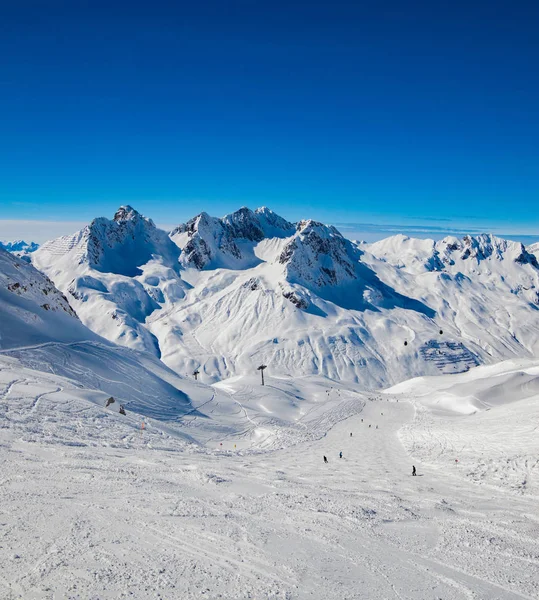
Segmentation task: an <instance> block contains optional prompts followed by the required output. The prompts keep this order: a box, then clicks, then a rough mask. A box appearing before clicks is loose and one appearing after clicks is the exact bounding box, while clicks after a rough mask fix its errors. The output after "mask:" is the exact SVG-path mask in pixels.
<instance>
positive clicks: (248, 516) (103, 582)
mask: <svg viewBox="0 0 539 600" xmlns="http://www.w3.org/2000/svg"><path fill="white" fill-rule="evenodd" d="M503 369H505V370H507V369H506V367H503ZM478 373H481V371H478ZM459 377H460V379H459ZM40 378H42V379H40ZM472 379H473V378H472V376H471V375H470V377H469V378H468V379H466V381H468V382H470V381H472ZM428 381H429V380H425V379H424V380H423V382H422V385H423V387H422V388H421V389H422V390H423V391H426V389H427V387H428ZM443 381H445V382H446V383H442V380H441V379H437V380H436V381H434V382H433V387H434V388H440V387H442V386H447V387H450V385H451V384H450V383H449V382H450V381H460V382H461V383H462V382H464V378H462V377H461V376H451V377H448V378H444V380H443ZM269 383H270V386H268V387H270V389H269V390H266V389H262V388H261V386H256V387H255V385H254V381H253V382H252V381H249V380H247V381H246V380H244V379H235V380H232V381H228V382H225V383H224V384H220V387H222V386H224V387H225V388H227V390H228V391H229V392H230V393H232V394H233V395H234V396H236V397H237V398H238V399H239V400H238V401H240V402H241V403H243V404H242V406H244V407H245V406H247V405H248V404H249V403H251V404H254V405H257V406H258V407H259V408H260V407H262V406H264V407H266V408H268V409H269V410H271V411H273V418H278V417H279V416H282V417H284V416H286V414H287V413H288V414H289V411H292V413H294V411H296V408H295V407H294V406H293V404H291V403H290V402H284V403H282V400H283V399H284V397H285V396H288V397H294V398H295V402H296V403H297V404H298V405H300V404H301V403H302V401H305V400H308V398H306V397H305V396H308V395H310V394H311V393H313V392H316V390H317V389H318V390H319V391H321V390H322V386H320V383H321V381H319V380H317V379H316V378H313V379H312V380H311V378H306V379H305V381H303V382H300V383H299V384H298V383H296V382H291V381H288V380H277V379H272V380H270V382H269ZM326 383H327V382H326ZM416 383H417V382H416ZM416 383H412V384H409V385H410V387H409V389H410V390H412V389H415V385H416ZM65 385H66V382H65V381H64V380H62V379H61V378H58V377H57V376H53V375H44V374H36V373H35V372H29V371H27V370H26V369H22V370H21V368H20V366H19V365H17V364H16V362H15V359H9V360H8V361H7V362H6V359H1V358H0V395H1V397H2V402H1V407H2V408H1V410H2V417H3V418H2V421H1V423H2V427H0V459H1V460H2V466H3V468H2V476H1V477H2V479H1V482H2V485H1V486H0V515H1V519H0V528H1V529H0V531H1V533H2V537H1V540H2V541H1V543H0V596H1V597H6V598H15V599H16V598H22V599H26V598H36V599H37V598H42V599H49V600H52V599H56V598H74V599H79V598H80V599H87V598H99V599H100V600H106V599H109V598H110V599H116V598H133V599H135V600H146V599H147V598H167V599H169V600H173V599H178V600H179V599H181V600H186V599H187V600H189V599H199V598H210V599H217V598H221V599H228V600H232V599H234V600H242V599H247V598H279V599H287V600H303V599H306V598H311V599H319V600H352V599H356V598H369V600H386V599H387V598H400V599H414V600H432V599H439V598H443V599H444V600H464V599H466V600H469V599H472V598H477V599H485V600H486V599H497V600H516V599H523V598H526V599H533V598H537V596H538V593H539V580H538V578H537V572H538V566H539V541H538V538H537V535H536V533H537V525H538V520H537V510H536V508H537V500H538V496H537V489H536V488H535V487H533V486H521V487H520V488H518V489H517V488H512V487H511V486H507V485H505V483H504V482H502V485H501V486H500V485H478V482H479V481H480V479H479V478H478V477H470V476H469V474H468V472H467V470H466V469H462V468H460V467H459V468H456V467H455V465H454V463H453V464H451V463H452V455H451V456H449V455H446V456H441V457H440V456H438V453H437V449H436V448H431V447H430V446H429V444H428V439H429V438H428V437H427V436H432V437H433V438H436V437H438V436H439V435H440V434H444V432H445V431H446V426H447V423H448V422H451V420H455V419H469V420H472V419H476V418H477V415H470V416H464V417H455V416H449V415H447V412H446V411H444V415H445V416H442V415H439V417H440V420H439V421H438V420H434V421H427V420H418V419H417V418H416V419H415V420H414V409H413V404H415V403H416V402H417V400H416V399H414V398H410V397H409V396H408V395H407V394H408V392H404V389H403V390H401V391H402V392H403V393H400V394H399V395H395V394H390V395H371V396H370V397H363V399H362V400H360V398H359V397H358V396H357V395H356V394H357V391H356V390H354V386H353V385H351V386H348V387H347V388H346V389H343V388H341V389H335V388H334V389H331V388H330V389H329V395H332V394H333V395H336V396H338V395H339V393H340V394H341V395H346V394H350V397H349V400H350V401H352V400H353V399H354V397H356V398H357V399H358V400H360V401H359V402H357V404H356V407H357V410H359V411H361V412H359V413H356V414H354V413H350V412H348V413H347V412H346V410H344V412H343V409H345V408H346V404H347V403H348V400H345V402H344V404H343V402H336V403H334V404H333V407H332V410H331V411H330V412H327V413H326V415H325V417H324V419H314V420H313V422H314V421H316V422H318V427H319V430H320V431H323V432H324V433H325V435H322V437H320V436H319V435H316V436H314V437H311V438H309V437H298V438H294V437H286V436H285V437H281V438H280V441H281V443H282V444H283V446H284V447H283V449H282V450H278V451H274V452H264V453H261V452H260V451H254V450H252V451H247V450H244V449H239V448H238V449H236V450H235V449H234V446H233V444H234V443H235V438H234V437H230V436H229V435H228V433H227V432H223V435H222V436H221V437H219V436H218V435H216V436H215V438H214V439H212V440H208V441H207V443H206V448H200V447H198V446H196V445H193V444H185V440H184V439H181V438H180V437H179V436H176V435H169V434H168V433H167V432H166V431H165V430H163V429H161V430H160V429H159V425H160V424H159V423H154V422H153V421H151V420H150V422H149V424H148V425H147V427H146V428H145V429H144V430H143V431H141V429H140V422H139V421H138V420H131V417H130V415H129V414H128V416H127V418H124V417H120V415H118V414H116V413H115V412H110V411H108V412H107V411H106V409H103V408H101V407H100V406H99V404H100V402H101V401H102V399H103V396H98V397H96V396H95V395H92V394H91V393H90V392H88V391H85V390H80V389H75V388H74V387H70V388H64V389H59V388H63V387H64V386H65ZM271 386H274V388H275V389H273V388H272V387H271ZM337 387H339V386H337ZM513 389H514V388H513V387H512V386H510V387H509V388H508V393H509V394H511V391H512V390H513ZM223 391H224V390H223ZM324 393H325V394H326V395H327V393H328V391H327V390H325V391H324ZM397 400H398V401H397ZM332 402H333V401H332V400H330V401H329V403H330V404H331V403H332ZM410 402H411V403H412V404H411V403H410ZM521 403H522V400H517V401H515V402H509V403H507V404H505V405H504V406H505V407H506V408H507V409H508V411H509V413H510V411H511V410H512V409H515V408H518V407H519V405H521ZM314 408H316V405H314V406H313V405H312V403H311V404H309V411H308V412H310V411H311V409H314ZM425 410H428V409H425ZM518 410H520V409H518ZM534 410H535V408H534V407H532V406H531V405H528V407H527V412H526V411H522V412H520V413H519V418H521V419H523V422H525V418H526V417H527V418H528V419H530V420H531V419H532V418H534V414H536V413H534V412H533V411H534ZM308 412H307V414H308ZM494 413H495V409H494V408H493V409H492V410H491V411H485V412H484V413H483V414H485V415H490V414H494ZM509 413H505V414H504V415H500V416H501V417H502V419H505V418H507V416H508V414H509ZM268 414H269V413H268ZM350 415H351V416H350ZM345 416H349V418H347V419H346V420H344V421H342V420H341V419H342V418H343V417H345ZM287 418H288V417H287ZM475 425H476V426H475V427H474V429H473V430H472V429H471V428H463V429H462V434H461V435H462V437H461V439H460V442H461V443H465V444H471V443H474V440H475V438H476V437H477V436H479V438H480V439H482V438H483V437H484V436H485V435H486V434H487V433H488V430H489V429H490V428H492V430H493V433H494V432H497V433H498V445H497V446H498V453H497V454H496V455H493V457H492V459H493V463H492V466H493V467H494V465H495V464H498V465H502V464H503V463H504V461H505V460H506V458H507V457H510V456H512V455H513V454H514V453H515V451H518V450H519V449H520V448H521V447H520V445H519V443H518V440H517V438H515V437H512V436H501V435H499V432H500V422H499V420H498V421H494V420H492V421H479V422H477V421H476V422H475ZM403 426H404V427H405V428H406V427H408V426H412V427H413V429H414V436H415V440H416V444H415V446H414V454H413V457H409V456H408V455H407V453H406V451H405V448H403V446H402V444H401V441H400V439H403V436H402V435H400V436H399V430H401V428H402V427H403ZM350 433H352V436H351V435H350ZM297 435H298V436H302V435H303V434H301V432H300V430H299V429H298V430H297ZM297 441H302V443H300V444H297ZM221 443H223V446H220V444H221ZM293 443H296V445H294V446H293V447H290V444H293ZM531 450H532V451H533V450H534V448H531ZM419 451H422V452H423V453H424V457H425V462H424V463H423V462H422V460H421V459H419V460H418V452H419ZM339 452H343V458H342V459H341V458H339ZM324 455H325V456H327V457H328V459H329V463H328V464H324V462H323V460H322V457H323V456H324ZM412 462H413V463H414V464H415V465H416V467H417V469H418V477H411V476H410V475H411V465H412ZM29 482H31V484H30V483H29Z"/></svg>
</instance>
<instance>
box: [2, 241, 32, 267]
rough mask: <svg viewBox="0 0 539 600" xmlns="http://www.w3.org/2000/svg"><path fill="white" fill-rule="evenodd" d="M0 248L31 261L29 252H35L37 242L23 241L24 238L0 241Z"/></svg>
mask: <svg viewBox="0 0 539 600" xmlns="http://www.w3.org/2000/svg"><path fill="white" fill-rule="evenodd" d="M0 248H3V249H4V250H7V251H8V252H11V253H12V254H15V256H18V257H20V258H22V259H23V260H25V261H26V262H31V258H30V254H31V253H32V252H35V251H36V250H37V249H38V248H39V244H37V243H36V242H30V243H28V242H25V241H24V240H15V241H13V242H0Z"/></svg>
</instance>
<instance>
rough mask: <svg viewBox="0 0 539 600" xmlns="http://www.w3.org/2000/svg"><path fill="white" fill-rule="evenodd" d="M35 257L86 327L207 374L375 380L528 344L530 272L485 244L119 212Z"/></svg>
mask: <svg viewBox="0 0 539 600" xmlns="http://www.w3.org/2000/svg"><path fill="white" fill-rule="evenodd" d="M33 261H34V264H35V265H36V266H37V267H38V268H40V269H42V270H43V271H44V272H45V273H46V274H47V275H48V276H49V277H50V278H51V279H52V280H53V281H54V282H55V283H56V285H57V286H58V287H59V288H60V289H61V290H62V291H63V292H64V293H65V294H66V295H67V296H68V297H69V298H70V301H71V302H72V304H73V306H74V308H75V309H76V311H77V313H78V315H79V316H80V318H81V319H82V321H83V322H84V323H85V324H86V325H88V326H89V327H90V328H91V329H93V330H94V331H96V332H97V333H99V334H100V335H102V336H104V337H106V338H108V339H110V340H113V341H115V342H118V343H121V344H123V345H126V346H129V347H132V348H138V349H145V350H149V351H151V352H153V353H154V354H155V355H156V356H160V357H161V359H162V360H163V361H164V362H165V363H166V364H167V365H168V366H170V367H171V368H172V369H174V370H175V371H176V372H178V373H183V374H188V373H191V372H192V371H193V370H194V369H199V370H200V371H201V372H202V377H203V378H204V380H205V381H217V380H221V379H223V378H226V377H230V376H233V375H238V374H245V373H251V372H252V371H253V370H254V369H256V367H257V366H258V365H259V364H261V363H264V364H267V365H268V366H269V368H270V369H271V372H273V373H275V374H279V375H285V376H286V375H308V374H320V375H326V376H329V377H332V378H335V379H344V380H354V381H360V382H361V383H362V384H363V385H364V386H366V387H379V386H383V385H388V384H394V383H397V382H398V381H402V380H404V379H407V378H409V377H410V376H413V375H424V374H431V375H434V374H438V373H452V372H460V371H463V370H467V369H468V368H470V367H471V366H475V365H477V364H481V363H485V362H486V363H488V362H492V361H495V360H502V359H504V358H509V357H512V356H524V357H527V356H532V355H533V354H534V353H536V352H537V351H539V323H538V322H537V314H538V313H537V310H538V309H539V264H538V262H537V259H536V257H535V256H534V254H533V253H532V252H530V251H528V250H527V249H526V248H525V247H524V246H523V245H522V244H518V243H516V242H509V241H506V240H502V239H499V238H496V237H495V236H489V235H481V236H477V237H471V236H467V237H465V238H463V239H462V240H459V239H457V238H446V239H444V240H442V241H440V242H434V241H432V240H414V239H411V238H407V237H404V236H395V237H392V238H388V239H386V240H383V241H381V242H377V243H375V244H365V243H361V244H355V243H353V242H351V241H349V240H347V239H346V238H344V237H343V236H342V235H341V234H340V232H339V231H338V230H337V229H336V228H335V227H332V226H328V225H324V224H322V223H318V222H315V221H312V220H304V221H300V222H299V223H297V224H295V225H293V224H292V223H289V222H288V221H286V220H285V219H283V218H281V217H279V216H278V215H276V214H275V213H273V212H272V211H271V210H269V209H267V208H261V209H257V210H256V211H251V210H250V209H248V208H241V209H240V210H238V211H236V212H234V213H232V214H230V215H227V216H225V217H222V218H215V217H211V216H210V215H208V214H207V213H201V214H199V215H198V216H196V217H194V218H193V219H191V220H190V221H188V222H187V223H186V224H183V225H179V226H178V227H176V228H175V229H174V230H173V231H172V232H171V233H170V237H167V236H166V234H165V233H164V232H162V231H160V230H158V229H157V228H156V227H155V225H154V224H153V222H152V221H151V220H149V219H147V218H145V217H142V216H141V215H140V214H139V213H137V212H136V211H135V210H134V209H132V208H130V207H123V208H121V209H120V210H119V211H118V213H117V214H116V216H115V217H114V220H113V221H109V220H107V219H103V218H101V219H96V220H95V221H93V222H92V223H91V224H90V225H89V226H88V227H86V228H85V229H84V230H82V231H81V232H78V233H77V234H75V235H74V236H69V237H67V238H60V239H59V240H55V241H53V242H49V243H47V244H45V245H44V246H43V247H42V248H40V249H39V250H38V251H37V252H36V253H34V255H33Z"/></svg>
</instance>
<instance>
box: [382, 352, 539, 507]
mask: <svg viewBox="0 0 539 600" xmlns="http://www.w3.org/2000/svg"><path fill="white" fill-rule="evenodd" d="M387 393H389V394H403V395H404V397H405V398H411V400H412V402H413V404H414V406H415V409H416V416H415V419H414V421H413V423H411V424H410V425H408V426H407V427H405V428H403V430H402V431H401V440H402V442H403V444H404V446H405V447H406V449H407V450H408V451H409V452H410V453H411V454H412V455H413V456H414V457H417V458H418V459H420V460H422V461H424V462H429V463H431V464H432V465H433V467H435V468H440V469H447V467H448V464H450V463H451V462H453V469H458V470H459V471H460V472H461V473H462V474H464V475H465V476H466V477H468V478H470V479H472V480H475V481H478V482H480V483H483V484H489V485H502V486H508V487H510V488H512V489H515V490H518V491H521V492H530V491H531V492H533V493H534V494H536V495H539V458H538V456H539V437H538V435H537V432H538V431H539V361H537V360H511V361H506V362H503V363H499V364H495V365H490V366H485V367H478V368H476V369H472V370H471V371H469V372H468V373H465V374H460V375H453V376H450V377H447V376H445V377H421V378H418V379H412V380H410V381H406V382H404V383H401V384H398V385H397V386H395V387H393V388H391V389H389V390H387ZM508 448H510V451H508ZM456 461H458V462H456Z"/></svg>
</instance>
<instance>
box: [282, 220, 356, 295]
mask: <svg viewBox="0 0 539 600" xmlns="http://www.w3.org/2000/svg"><path fill="white" fill-rule="evenodd" d="M358 260H359V252H358V250H357V248H356V247H355V246H354V245H353V244H352V243H351V242H349V241H348V240H346V239H345V238H344V237H343V236H342V235H341V234H340V233H339V231H338V230H337V229H335V227H332V226H328V225H323V224H322V223H318V222H317V221H312V220H308V221H300V222H299V223H298V225H297V231H296V234H295V235H294V237H293V238H292V239H291V240H290V242H288V243H287V244H286V246H285V247H284V249H283V251H282V252H281V255H280V256H279V263H281V264H282V265H285V267H286V274H287V279H288V280H289V281H294V282H298V283H303V284H305V285H307V286H315V287H318V288H320V287H324V286H337V285H340V284H342V283H346V282H349V281H352V280H354V279H357V275H356V263H357V262H358Z"/></svg>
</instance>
